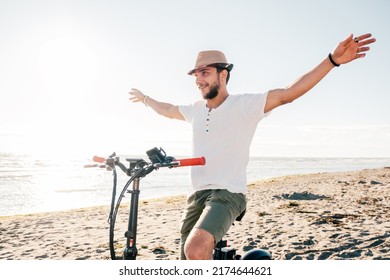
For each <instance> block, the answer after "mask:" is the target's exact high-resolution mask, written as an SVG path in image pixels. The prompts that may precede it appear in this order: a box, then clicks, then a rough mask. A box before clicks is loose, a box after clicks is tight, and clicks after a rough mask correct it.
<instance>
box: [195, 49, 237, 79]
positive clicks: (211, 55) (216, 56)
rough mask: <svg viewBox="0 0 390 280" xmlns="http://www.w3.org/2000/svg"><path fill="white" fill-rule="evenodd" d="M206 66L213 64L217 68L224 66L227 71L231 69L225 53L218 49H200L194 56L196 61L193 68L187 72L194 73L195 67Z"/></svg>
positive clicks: (231, 65)
mask: <svg viewBox="0 0 390 280" xmlns="http://www.w3.org/2000/svg"><path fill="white" fill-rule="evenodd" d="M206 66H215V67H218V68H224V69H226V70H228V71H229V72H230V71H231V70H232V69H233V64H230V63H228V62H227V60H226V57H225V55H224V54H223V52H220V51H214V50H212V51H202V52H200V53H199V54H198V57H197V58H196V63H195V67H194V69H192V70H191V71H189V72H188V75H192V74H194V72H195V71H196V70H197V69H200V68H203V67H206Z"/></svg>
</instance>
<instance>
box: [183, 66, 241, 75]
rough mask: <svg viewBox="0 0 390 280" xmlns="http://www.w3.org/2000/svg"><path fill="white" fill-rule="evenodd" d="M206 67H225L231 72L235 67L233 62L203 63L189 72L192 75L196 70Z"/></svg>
mask: <svg viewBox="0 0 390 280" xmlns="http://www.w3.org/2000/svg"><path fill="white" fill-rule="evenodd" d="M205 67H215V68H220V69H225V70H227V71H228V72H230V71H232V69H233V64H231V63H212V64H207V65H203V66H200V67H197V68H195V69H192V70H191V71H189V72H188V73H187V74H188V75H190V76H192V75H193V74H194V72H195V71H197V70H199V69H202V68H205Z"/></svg>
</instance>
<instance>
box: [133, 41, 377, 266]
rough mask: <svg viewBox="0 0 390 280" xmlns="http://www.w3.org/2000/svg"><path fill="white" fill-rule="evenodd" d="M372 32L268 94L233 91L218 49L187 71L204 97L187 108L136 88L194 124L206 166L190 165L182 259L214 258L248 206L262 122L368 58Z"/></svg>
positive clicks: (162, 110) (143, 98) (196, 147)
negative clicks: (254, 144) (253, 151)
mask: <svg viewBox="0 0 390 280" xmlns="http://www.w3.org/2000/svg"><path fill="white" fill-rule="evenodd" d="M373 42H375V39H374V38H371V34H364V35H361V36H358V37H355V38H353V36H352V35H350V36H349V37H348V38H347V39H345V40H344V41H342V42H341V43H339V45H338V46H337V47H336V48H335V50H334V51H333V53H331V54H329V55H328V57H326V58H325V59H324V60H323V61H322V62H321V63H320V64H319V65H318V66H317V67H315V68H314V69H313V70H311V71H309V72H308V73H306V74H305V75H303V76H302V77H300V78H299V79H298V80H296V81H295V82H294V83H292V84H291V85H289V86H287V87H286V88H280V89H274V90H270V91H268V92H267V93H265V94H241V95H229V93H228V91H227V83H228V80H229V77H230V71H231V70H232V68H233V65H232V64H229V63H228V62H227V60H226V58H225V55H224V54H223V53H221V52H219V51H204V52H200V53H199V55H198V57H197V60H196V64H195V68H194V69H192V70H191V71H190V72H189V73H188V74H189V75H193V76H195V83H196V85H197V87H198V88H199V90H200V93H201V94H202V97H203V100H200V101H198V102H195V103H194V104H192V105H188V106H176V105H172V104H169V103H163V102H159V101H157V100H155V99H152V98H151V97H149V96H147V95H144V94H143V93H142V92H141V91H139V90H137V89H132V90H131V92H130V95H131V97H130V100H131V101H133V102H143V103H144V104H145V105H147V106H149V107H150V108H152V109H153V110H154V111H156V112H157V113H158V114H160V115H163V116H165V117H168V118H173V119H178V120H185V121H187V122H190V123H191V124H192V129H193V156H194V157H199V156H204V157H205V158H206V165H205V166H201V167H198V166H197V167H192V168H191V182H192V186H193V192H192V193H191V194H190V195H189V197H188V199H187V206H186V209H185V212H184V215H183V219H182V223H181V244H182V254H181V258H182V259H212V252H213V247H214V245H215V243H216V242H218V241H219V240H220V239H221V238H222V237H223V236H224V235H225V233H226V232H227V231H228V229H229V227H230V226H231V225H232V223H233V222H234V220H235V219H236V218H237V217H238V216H239V215H240V214H241V213H242V212H243V211H244V210H245V208H246V199H245V193H246V166H247V164H248V162H249V147H250V144H251V141H252V138H253V135H254V133H255V130H256V127H257V124H258V122H259V121H260V120H261V119H262V118H263V117H265V116H266V115H267V113H269V112H271V111H272V110H273V109H275V108H276V107H278V106H281V105H283V104H287V103H290V102H292V101H294V100H295V99H297V98H299V97H301V96H302V95H304V94H305V93H306V92H308V91H309V90H310V89H311V88H313V87H314V86H315V85H316V84H317V83H318V82H319V81H321V80H322V79H323V78H324V77H325V76H326V75H327V74H328V73H329V72H330V70H332V69H333V68H334V67H338V66H340V65H341V64H345V63H349V62H351V61H353V60H355V59H358V58H363V57H364V56H365V53H366V52H367V51H368V50H369V47H368V45H369V44H371V43H373Z"/></svg>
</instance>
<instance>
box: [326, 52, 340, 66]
mask: <svg viewBox="0 0 390 280" xmlns="http://www.w3.org/2000/svg"><path fill="white" fill-rule="evenodd" d="M328 57H329V60H330V62H332V64H333V65H334V66H336V67H339V66H340V64H337V63H336V62H335V61H334V60H333V58H332V55H331V54H330V53H329V55H328Z"/></svg>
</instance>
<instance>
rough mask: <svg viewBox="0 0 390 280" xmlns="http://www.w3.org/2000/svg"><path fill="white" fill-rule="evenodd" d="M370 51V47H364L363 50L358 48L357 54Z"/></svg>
mask: <svg viewBox="0 0 390 280" xmlns="http://www.w3.org/2000/svg"><path fill="white" fill-rule="evenodd" d="M369 50H370V47H363V48H358V50H357V52H358V53H360V52H367V51H369Z"/></svg>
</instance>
